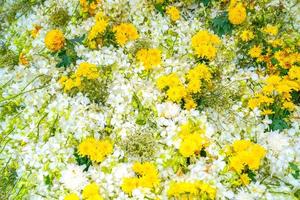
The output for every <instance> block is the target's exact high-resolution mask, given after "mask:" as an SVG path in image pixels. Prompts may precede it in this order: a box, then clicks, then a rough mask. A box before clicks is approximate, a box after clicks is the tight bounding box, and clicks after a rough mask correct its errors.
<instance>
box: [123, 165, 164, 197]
mask: <svg viewBox="0 0 300 200" xmlns="http://www.w3.org/2000/svg"><path fill="white" fill-rule="evenodd" d="M132 169H133V171H134V172H135V173H136V175H137V176H138V177H130V178H123V182H122V185H121V188H122V190H123V191H124V192H126V193H127V194H131V193H132V191H133V190H134V189H136V188H138V187H145V188H150V189H151V188H154V187H156V186H158V185H159V183H160V180H159V177H158V171H157V169H156V167H155V166H154V164H152V163H150V162H145V163H139V162H137V163H135V164H134V165H133V166H132Z"/></svg>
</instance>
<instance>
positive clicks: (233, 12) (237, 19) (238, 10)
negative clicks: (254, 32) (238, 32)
mask: <svg viewBox="0 0 300 200" xmlns="http://www.w3.org/2000/svg"><path fill="white" fill-rule="evenodd" d="M246 17H247V12H246V8H245V7H244V6H243V4H242V3H239V2H237V1H236V0H232V1H231V2H230V5H229V9H228V19H229V21H230V23H232V24H234V25H239V24H241V23H243V22H244V21H245V20H246Z"/></svg>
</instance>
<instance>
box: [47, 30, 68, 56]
mask: <svg viewBox="0 0 300 200" xmlns="http://www.w3.org/2000/svg"><path fill="white" fill-rule="evenodd" d="M45 45H46V47H47V48H48V49H49V50H51V51H59V50H61V49H62V48H63V47H64V45H65V37H64V34H63V32H61V31H60V30H57V29H54V30H51V31H49V32H48V33H47V34H46V37H45Z"/></svg>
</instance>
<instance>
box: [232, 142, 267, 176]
mask: <svg viewBox="0 0 300 200" xmlns="http://www.w3.org/2000/svg"><path fill="white" fill-rule="evenodd" d="M232 147H233V152H232V153H231V154H230V158H229V167H230V168H231V169H234V170H235V171H236V172H237V173H239V174H240V173H241V172H242V170H243V169H244V168H245V167H246V166H248V167H249V169H251V170H257V169H259V166H260V162H261V160H262V159H263V158H264V156H265V154H266V150H265V149H264V148H263V147H262V146H260V145H258V144H254V143H252V142H250V141H248V140H237V141H235V142H234V143H233V145H232Z"/></svg>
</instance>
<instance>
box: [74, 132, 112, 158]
mask: <svg viewBox="0 0 300 200" xmlns="http://www.w3.org/2000/svg"><path fill="white" fill-rule="evenodd" d="M112 151H113V145H112V143H111V142H110V141H109V140H96V139H94V138H87V139H85V140H83V141H82V142H81V143H80V144H79V146H78V153H79V155H81V156H88V157H89V158H90V159H91V160H92V161H94V162H97V163H99V162H102V161H103V160H104V159H105V157H106V156H108V155H109V154H111V153H112Z"/></svg>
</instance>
